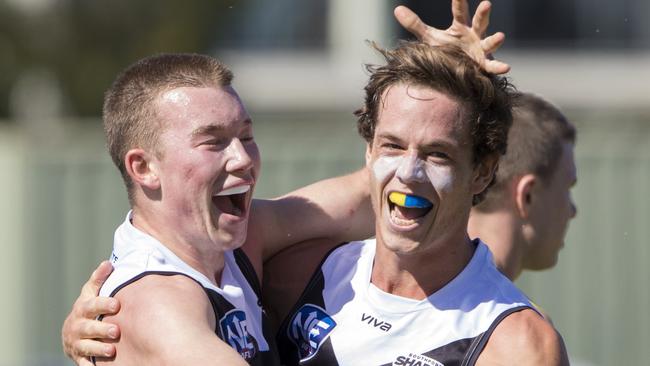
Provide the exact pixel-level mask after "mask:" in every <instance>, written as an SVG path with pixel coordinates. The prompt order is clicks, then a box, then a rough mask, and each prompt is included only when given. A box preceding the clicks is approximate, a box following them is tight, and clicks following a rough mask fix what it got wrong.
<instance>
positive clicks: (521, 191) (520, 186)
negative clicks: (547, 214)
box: [515, 174, 539, 220]
mask: <svg viewBox="0 0 650 366" xmlns="http://www.w3.org/2000/svg"><path fill="white" fill-rule="evenodd" d="M537 184H539V182H538V178H537V176H536V175H534V174H526V175H523V176H521V177H520V178H519V179H518V180H517V182H516V183H515V203H516V205H517V211H518V212H519V216H520V217H521V218H522V219H524V220H527V219H528V218H529V217H530V214H531V208H532V204H533V189H534V188H535V186H536V185H537Z"/></svg>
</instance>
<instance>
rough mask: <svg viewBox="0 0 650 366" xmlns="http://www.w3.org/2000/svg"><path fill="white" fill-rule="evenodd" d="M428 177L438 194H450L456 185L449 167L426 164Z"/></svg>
mask: <svg viewBox="0 0 650 366" xmlns="http://www.w3.org/2000/svg"><path fill="white" fill-rule="evenodd" d="M425 170H426V172H427V177H429V181H430V182H431V185H433V188H434V189H435V190H436V192H449V191H451V190H452V187H453V185H454V177H453V174H452V173H451V169H450V167H448V166H442V165H436V164H433V163H430V162H427V163H426V167H425Z"/></svg>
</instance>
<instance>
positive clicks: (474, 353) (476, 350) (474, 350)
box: [462, 305, 536, 366]
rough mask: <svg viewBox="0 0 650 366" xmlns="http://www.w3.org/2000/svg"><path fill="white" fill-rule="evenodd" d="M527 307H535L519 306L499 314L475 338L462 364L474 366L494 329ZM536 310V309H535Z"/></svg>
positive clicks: (528, 307)
mask: <svg viewBox="0 0 650 366" xmlns="http://www.w3.org/2000/svg"><path fill="white" fill-rule="evenodd" d="M525 309H533V308H531V307H530V306H525V305H524V306H517V307H514V308H512V309H508V310H506V311H504V312H503V313H501V314H499V316H498V317H497V318H496V319H494V321H493V322H492V324H490V327H489V328H488V329H487V330H486V331H485V332H483V334H481V335H480V336H478V337H476V338H474V342H472V347H471V348H470V350H469V351H468V352H467V355H466V356H465V359H464V360H463V364H462V366H474V365H475V364H476V360H478V356H479V355H480V354H481V352H483V349H484V348H485V345H486V344H487V341H488V339H490V336H491V335H492V333H493V332H494V329H496V327H497V326H498V325H499V323H501V321H502V320H503V319H505V318H506V317H507V316H508V315H510V314H512V313H516V312H518V311H522V310H525ZM533 310H535V309H533ZM535 311H536V310H535Z"/></svg>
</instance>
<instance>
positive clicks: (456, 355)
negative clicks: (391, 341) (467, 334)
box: [381, 335, 480, 366]
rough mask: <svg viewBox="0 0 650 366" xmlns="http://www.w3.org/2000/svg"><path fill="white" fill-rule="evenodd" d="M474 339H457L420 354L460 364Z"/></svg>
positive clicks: (450, 365) (448, 365)
mask: <svg viewBox="0 0 650 366" xmlns="http://www.w3.org/2000/svg"><path fill="white" fill-rule="evenodd" d="M479 337H480V335H479ZM474 339H476V338H465V339H459V340H456V341H453V342H451V343H448V344H445V345H444V346H440V347H438V348H436V349H433V350H431V351H427V352H425V353H422V356H426V357H428V358H431V359H434V360H436V361H438V362H440V363H441V364H443V365H445V366H461V363H460V362H461V359H462V358H463V355H465V354H466V353H467V350H468V349H469V348H470V345H471V344H472V341H473V340H474ZM401 357H404V356H401ZM395 362H396V361H393V362H389V363H386V364H383V365H381V366H392V365H394V364H395ZM403 364H407V363H403ZM422 364H423V365H424V364H427V365H428V363H425V362H423V363H422Z"/></svg>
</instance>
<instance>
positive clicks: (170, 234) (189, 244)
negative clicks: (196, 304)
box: [131, 207, 225, 286]
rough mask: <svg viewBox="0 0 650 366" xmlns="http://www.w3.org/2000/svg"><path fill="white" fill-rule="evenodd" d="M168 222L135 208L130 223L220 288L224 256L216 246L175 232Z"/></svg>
mask: <svg viewBox="0 0 650 366" xmlns="http://www.w3.org/2000/svg"><path fill="white" fill-rule="evenodd" d="M168 221H169V220H166V219H165V215H163V214H160V213H158V212H155V210H148V209H147V208H143V207H133V214H132V217H131V223H132V225H133V226H134V227H136V228H137V229H139V230H140V231H142V232H144V233H146V234H148V235H150V236H151V237H153V238H155V239H156V240H158V241H159V242H160V243H161V244H162V245H164V246H165V247H167V248H168V249H169V250H170V251H172V253H174V254H175V255H176V256H178V257H179V258H180V259H181V260H182V261H183V262H185V263H187V264H188V265H189V266H190V267H192V268H194V269H195V270H197V271H198V272H200V273H201V274H203V275H204V276H206V277H207V278H208V279H210V280H211V281H212V282H213V284H215V285H217V286H219V285H220V283H221V274H222V272H223V268H224V266H225V259H224V252H223V251H222V250H219V248H217V247H216V246H215V245H209V244H205V243H200V242H199V241H198V240H193V239H192V238H188V237H185V236H183V235H182V233H183V232H182V231H181V230H175V229H174V225H173V222H172V223H171V224H170V222H168Z"/></svg>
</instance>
